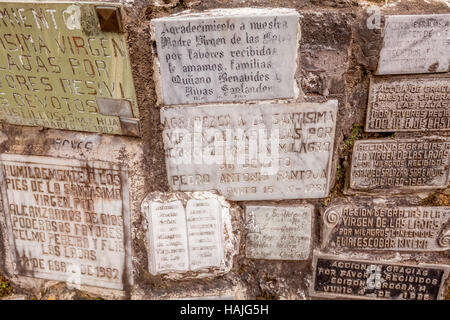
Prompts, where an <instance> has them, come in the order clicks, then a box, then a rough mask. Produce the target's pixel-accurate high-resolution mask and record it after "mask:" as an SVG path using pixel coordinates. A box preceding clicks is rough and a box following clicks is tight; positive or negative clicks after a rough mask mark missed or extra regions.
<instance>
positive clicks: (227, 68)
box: [152, 8, 299, 104]
mask: <svg viewBox="0 0 450 320" xmlns="http://www.w3.org/2000/svg"><path fill="white" fill-rule="evenodd" d="M298 17H299V15H298V13H297V12H296V11H295V10H293V9H256V8H236V9H218V10H212V11H209V12H204V13H195V14H194V13H190V14H181V15H175V16H170V17H164V18H158V19H154V20H152V25H153V28H154V31H153V37H154V38H155V40H156V47H157V51H158V59H157V61H158V63H159V69H160V75H159V77H157V81H158V83H159V85H160V89H161V91H162V92H160V93H161V97H160V99H161V100H162V102H163V103H164V104H194V103H205V102H217V101H238V100H256V99H258V100H259V99H274V98H294V96H295V91H296V84H295V80H294V74H295V70H296V67H297V61H296V56H297V47H298V39H297V36H298V29H299V25H298Z"/></svg>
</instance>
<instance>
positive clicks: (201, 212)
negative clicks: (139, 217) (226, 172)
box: [142, 192, 229, 275]
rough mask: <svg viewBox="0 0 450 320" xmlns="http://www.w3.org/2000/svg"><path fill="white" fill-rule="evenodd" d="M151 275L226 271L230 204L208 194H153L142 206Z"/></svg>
mask: <svg viewBox="0 0 450 320" xmlns="http://www.w3.org/2000/svg"><path fill="white" fill-rule="evenodd" d="M142 212H143V213H144V214H145V215H146V217H147V221H148V225H149V228H148V233H147V236H148V243H149V251H150V252H149V270H150V272H151V273H152V274H154V275H156V274H168V273H186V272H188V271H199V270H207V269H209V268H216V269H217V270H218V269H221V268H222V269H223V267H224V265H225V262H224V250H225V245H224V242H225V240H224V239H225V234H226V232H227V231H228V230H225V229H227V228H225V227H224V221H229V205H228V204H227V203H226V202H225V201H224V199H223V197H220V196H218V195H215V194H212V193H209V192H205V193H193V194H189V193H153V194H150V195H149V196H148V197H147V198H146V199H145V200H144V201H143V203H142Z"/></svg>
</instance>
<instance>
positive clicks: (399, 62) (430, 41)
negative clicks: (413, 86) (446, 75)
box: [377, 14, 450, 74]
mask: <svg viewBox="0 0 450 320" xmlns="http://www.w3.org/2000/svg"><path fill="white" fill-rule="evenodd" d="M383 33H384V40H383V47H382V49H381V52H380V60H379V63H378V70H377V74H412V73H434V72H447V71H449V54H448V53H449V52H450V41H449V40H448V39H449V36H450V14H425V15H398V16H387V17H386V24H385V27H384V32H383Z"/></svg>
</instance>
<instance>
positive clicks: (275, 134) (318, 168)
mask: <svg viewBox="0 0 450 320" xmlns="http://www.w3.org/2000/svg"><path fill="white" fill-rule="evenodd" d="M336 112H337V101H336V100H330V101H328V102H326V103H322V104H319V103H302V104H256V105H226V106H197V107H167V108H163V109H162V110H161V122H162V123H163V125H164V131H163V139H164V148H165V154H166V155H165V156H166V165H167V171H168V178H169V183H170V186H171V187H172V189H174V190H181V191H201V190H218V191H219V192H220V193H221V194H222V195H223V196H225V197H226V198H227V199H232V200H267V199H300V198H321V197H326V196H327V194H328V191H329V181H330V179H329V177H330V170H331V158H332V153H333V146H334V132H335V126H336Z"/></svg>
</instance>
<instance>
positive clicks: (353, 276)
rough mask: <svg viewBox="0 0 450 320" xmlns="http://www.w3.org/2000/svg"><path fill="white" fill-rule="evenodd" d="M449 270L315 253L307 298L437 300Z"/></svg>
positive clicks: (444, 267) (435, 266)
mask: <svg viewBox="0 0 450 320" xmlns="http://www.w3.org/2000/svg"><path fill="white" fill-rule="evenodd" d="M448 272H449V267H448V266H442V265H420V264H419V265H408V264H397V263H391V262H388V261H363V260H353V259H346V258H340V257H337V256H329V255H322V254H318V253H315V254H314V260H313V283H312V286H311V287H310V295H311V296H316V297H329V298H358V299H370V300H374V299H377V300H378V299H383V300H386V299H387V300H441V299H443V294H444V289H445V281H446V279H447V277H448Z"/></svg>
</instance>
